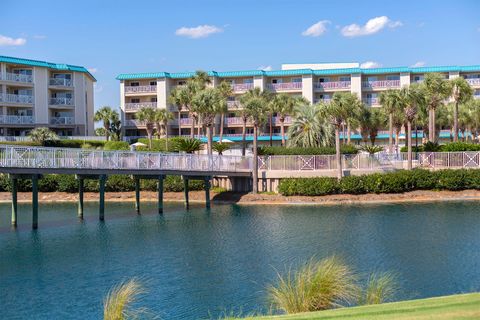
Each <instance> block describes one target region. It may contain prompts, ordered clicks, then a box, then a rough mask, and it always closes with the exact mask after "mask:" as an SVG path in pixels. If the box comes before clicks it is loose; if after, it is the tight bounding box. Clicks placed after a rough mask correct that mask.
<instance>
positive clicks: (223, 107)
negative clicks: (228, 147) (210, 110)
mask: <svg viewBox="0 0 480 320" xmlns="http://www.w3.org/2000/svg"><path fill="white" fill-rule="evenodd" d="M217 90H218V91H219V92H220V96H221V97H222V98H223V101H222V103H221V104H220V106H219V110H218V111H219V112H220V134H219V142H220V143H221V142H222V140H223V129H224V127H225V123H224V122H225V113H226V112H227V111H228V105H227V99H228V97H230V96H231V95H232V94H233V89H232V85H231V84H230V83H228V82H227V81H222V82H220V85H219V86H218V87H217Z"/></svg>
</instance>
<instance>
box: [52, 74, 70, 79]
mask: <svg viewBox="0 0 480 320" xmlns="http://www.w3.org/2000/svg"><path fill="white" fill-rule="evenodd" d="M53 78H54V79H66V80H71V79H72V75H71V74H69V73H54V74H53Z"/></svg>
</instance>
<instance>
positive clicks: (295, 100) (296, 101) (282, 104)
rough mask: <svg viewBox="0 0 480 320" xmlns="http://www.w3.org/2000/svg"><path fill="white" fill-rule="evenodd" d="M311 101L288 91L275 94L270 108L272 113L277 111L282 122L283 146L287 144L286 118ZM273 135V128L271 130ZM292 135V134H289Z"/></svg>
mask: <svg viewBox="0 0 480 320" xmlns="http://www.w3.org/2000/svg"><path fill="white" fill-rule="evenodd" d="M309 104H310V103H309V102H308V101H307V100H306V99H305V98H304V97H297V96H292V95H289V94H286V93H280V94H278V95H275V96H274V97H273V98H272V100H271V101H270V109H271V112H272V113H277V118H278V121H279V122H280V134H281V136H282V146H285V118H286V117H287V116H288V115H292V114H293V112H294V111H295V108H298V107H300V106H302V105H309ZM270 135H271V130H270ZM289 137H290V136H289Z"/></svg>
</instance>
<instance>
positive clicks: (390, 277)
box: [358, 272, 398, 305]
mask: <svg viewBox="0 0 480 320" xmlns="http://www.w3.org/2000/svg"><path fill="white" fill-rule="evenodd" d="M397 292H398V286H397V278H396V276H395V275H394V274H393V273H390V272H383V273H372V274H371V275H370V277H369V278H368V280H367V284H366V287H365V289H364V290H363V292H362V293H360V294H359V300H358V304H359V305H366V304H380V303H385V302H389V301H392V300H393V298H394V297H395V295H396V294H397Z"/></svg>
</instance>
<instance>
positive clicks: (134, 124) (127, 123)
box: [125, 119, 143, 127]
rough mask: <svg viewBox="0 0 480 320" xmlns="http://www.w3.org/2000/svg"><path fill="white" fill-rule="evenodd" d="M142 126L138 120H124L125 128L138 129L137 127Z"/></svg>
mask: <svg viewBox="0 0 480 320" xmlns="http://www.w3.org/2000/svg"><path fill="white" fill-rule="evenodd" d="M142 125H143V122H142V121H139V120H136V119H128V120H125V126H126V127H138V126H142Z"/></svg>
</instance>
